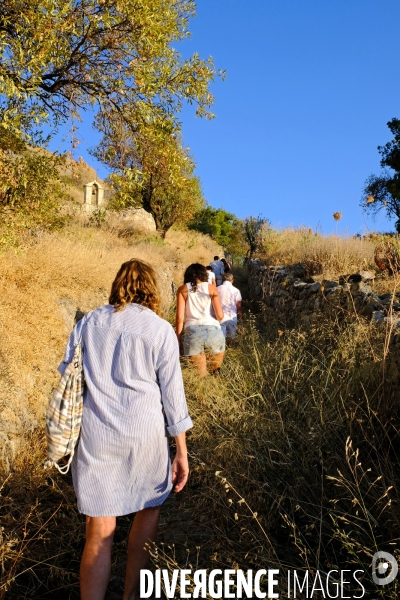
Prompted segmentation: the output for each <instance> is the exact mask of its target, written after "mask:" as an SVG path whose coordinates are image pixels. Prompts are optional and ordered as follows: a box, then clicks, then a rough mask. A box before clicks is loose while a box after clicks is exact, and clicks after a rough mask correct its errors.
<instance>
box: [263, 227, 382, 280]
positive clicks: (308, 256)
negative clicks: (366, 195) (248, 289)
mask: <svg viewBox="0 0 400 600" xmlns="http://www.w3.org/2000/svg"><path fill="white" fill-rule="evenodd" d="M374 249H375V243H374V241H373V240H371V239H361V238H354V237H345V236H338V235H329V236H322V235H319V234H316V233H313V231H312V230H311V229H308V228H306V227H302V228H299V229H292V228H287V229H282V230H279V231H278V230H275V229H268V230H266V231H265V232H263V239H262V246H261V249H260V252H259V255H260V256H261V257H262V258H263V259H265V260H266V261H267V262H268V263H269V264H282V265H289V264H294V263H298V262H301V263H305V264H310V265H311V264H315V265H321V266H322V274H323V275H324V276H325V277H326V278H327V279H329V278H333V279H335V278H337V277H338V276H339V275H345V274H351V273H356V272H358V271H359V270H362V269H373V270H375V269H376V264H375V261H374Z"/></svg>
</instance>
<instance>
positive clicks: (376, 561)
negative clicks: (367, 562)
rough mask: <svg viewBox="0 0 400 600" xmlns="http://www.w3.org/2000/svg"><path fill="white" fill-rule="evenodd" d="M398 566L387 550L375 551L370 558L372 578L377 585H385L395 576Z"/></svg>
mask: <svg viewBox="0 0 400 600" xmlns="http://www.w3.org/2000/svg"><path fill="white" fill-rule="evenodd" d="M398 570H399V567H398V564H397V560H396V559H395V557H394V556H393V555H392V554H390V553H389V552H383V551H381V550H380V551H379V552H375V554H374V556H373V558H372V579H373V580H374V583H376V584H377V585H387V584H388V583H391V582H392V581H393V580H394V579H396V577H397V573H398Z"/></svg>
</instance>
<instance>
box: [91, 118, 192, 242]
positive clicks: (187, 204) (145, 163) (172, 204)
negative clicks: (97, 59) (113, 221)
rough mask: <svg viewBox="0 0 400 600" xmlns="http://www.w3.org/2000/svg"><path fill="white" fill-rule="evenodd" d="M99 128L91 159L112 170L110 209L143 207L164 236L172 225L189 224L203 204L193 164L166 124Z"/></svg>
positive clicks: (115, 123)
mask: <svg viewBox="0 0 400 600" xmlns="http://www.w3.org/2000/svg"><path fill="white" fill-rule="evenodd" d="M99 128H100V129H101V130H102V131H103V133H104V137H103V139H102V141H101V143H100V145H99V147H98V148H97V149H96V151H95V152H94V154H95V156H96V157H97V158H98V159H99V160H102V161H103V162H105V163H106V164H107V165H108V166H109V167H111V168H112V169H114V172H113V174H112V175H111V177H110V179H111V181H112V183H113V186H114V188H115V190H116V194H115V197H114V199H113V201H112V204H111V207H112V208H114V209H117V210H121V209H123V208H127V207H129V206H141V207H143V208H144V209H145V210H146V211H147V212H149V213H150V214H151V215H152V216H153V217H154V221H155V224H156V228H157V231H158V232H159V233H161V235H162V236H163V237H164V236H165V234H166V232H167V231H168V229H170V228H171V227H172V225H175V224H178V223H187V222H188V221H190V219H192V217H193V215H194V214H195V213H196V211H198V210H199V209H200V208H201V207H202V206H203V204H204V200H203V196H202V191H201V185H200V180H199V178H198V177H197V176H196V175H195V174H194V170H195V163H194V161H193V159H192V157H191V156H190V154H189V151H188V150H187V149H185V148H184V147H183V145H182V141H181V138H180V136H179V130H177V129H176V128H175V127H174V126H173V124H172V123H171V121H169V122H165V121H162V122H161V123H160V122H158V123H155V124H154V123H153V124H150V123H146V124H143V123H137V124H136V127H135V130H134V131H132V129H131V127H129V126H127V124H126V122H124V121H122V120H119V121H117V120H116V119H114V120H105V121H101V122H99Z"/></svg>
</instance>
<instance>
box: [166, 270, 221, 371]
mask: <svg viewBox="0 0 400 600" xmlns="http://www.w3.org/2000/svg"><path fill="white" fill-rule="evenodd" d="M183 280H184V284H183V285H181V286H180V287H179V288H178V292H177V301H176V335H177V336H178V340H179V345H180V348H181V353H182V355H183V356H188V357H189V359H190V361H191V363H192V364H193V365H194V366H195V367H196V368H197V369H198V371H199V373H200V375H202V376H206V375H207V373H208V371H207V360H206V355H205V352H206V351H207V352H208V353H209V355H210V356H209V360H210V367H211V372H212V373H213V374H217V373H218V372H219V369H220V367H221V365H222V361H223V359H224V352H225V338H224V335H223V333H222V331H221V326H220V324H219V321H222V319H223V318H224V313H223V312H222V308H221V302H220V300H219V296H218V292H217V290H216V288H215V287H214V286H213V285H210V284H209V283H208V273H207V269H206V268H205V267H204V266H203V265H200V264H199V263H194V264H192V265H190V266H189V267H188V268H187V269H186V271H185V275H184V279H183ZM211 308H212V309H213V311H214V314H215V318H214V317H213V316H212V315H211Z"/></svg>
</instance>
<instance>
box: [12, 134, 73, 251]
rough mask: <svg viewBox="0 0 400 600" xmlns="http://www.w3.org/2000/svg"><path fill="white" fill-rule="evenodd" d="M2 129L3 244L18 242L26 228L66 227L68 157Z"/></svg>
mask: <svg viewBox="0 0 400 600" xmlns="http://www.w3.org/2000/svg"><path fill="white" fill-rule="evenodd" d="M3 131H4V130H2V129H1V128H0V219H1V224H0V243H1V244H2V245H4V244H16V243H18V237H19V235H20V234H22V233H23V232H24V231H27V230H34V229H37V228H42V229H54V228H58V227H60V226H62V224H63V223H64V220H65V217H63V216H62V215H60V213H59V209H60V201H61V200H63V199H65V189H64V185H63V182H62V179H61V177H60V174H59V168H60V166H61V165H63V164H64V162H65V157H63V156H56V155H54V154H51V153H47V152H46V151H44V150H42V149H37V148H30V147H29V146H27V145H26V144H24V143H23V142H22V141H21V139H19V138H14V139H13V137H12V136H11V135H9V132H6V135H2V133H3Z"/></svg>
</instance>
